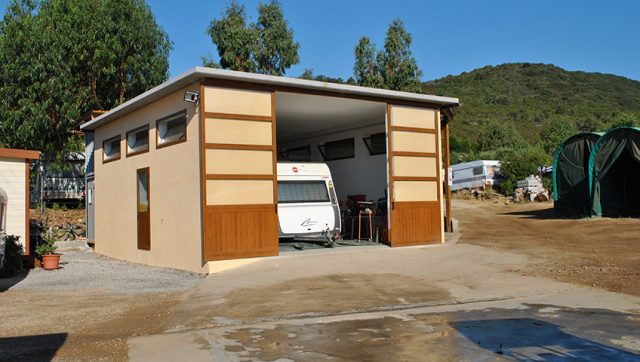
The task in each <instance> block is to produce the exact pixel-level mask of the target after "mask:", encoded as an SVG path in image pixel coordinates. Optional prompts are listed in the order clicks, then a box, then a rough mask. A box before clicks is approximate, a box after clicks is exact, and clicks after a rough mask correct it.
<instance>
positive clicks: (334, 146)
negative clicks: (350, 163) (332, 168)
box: [318, 138, 355, 161]
mask: <svg viewBox="0 0 640 362" xmlns="http://www.w3.org/2000/svg"><path fill="white" fill-rule="evenodd" d="M318 148H319V149H320V153H322V158H324V160H325V161H335V160H344V159H346V158H354V157H355V144H354V141H353V138H347V139H344V140H339V141H331V142H327V143H325V144H323V145H320V146H318Z"/></svg>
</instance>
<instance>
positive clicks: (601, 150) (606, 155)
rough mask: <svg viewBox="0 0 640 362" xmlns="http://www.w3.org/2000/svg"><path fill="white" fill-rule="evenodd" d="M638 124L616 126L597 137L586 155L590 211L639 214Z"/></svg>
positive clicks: (596, 212)
mask: <svg viewBox="0 0 640 362" xmlns="http://www.w3.org/2000/svg"><path fill="white" fill-rule="evenodd" d="M638 186H640V128H632V127H619V128H614V129H612V130H611V131H609V132H607V133H606V134H605V135H604V136H602V137H600V139H599V140H598V142H596V144H595V145H594V148H593V151H592V152H591V157H590V159H589V192H590V194H591V215H592V216H597V215H602V216H609V217H620V216H635V215H640V187H638Z"/></svg>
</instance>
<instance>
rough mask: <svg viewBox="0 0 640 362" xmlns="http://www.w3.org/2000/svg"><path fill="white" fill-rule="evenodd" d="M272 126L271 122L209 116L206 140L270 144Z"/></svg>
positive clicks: (209, 141) (243, 143)
mask: <svg viewBox="0 0 640 362" xmlns="http://www.w3.org/2000/svg"><path fill="white" fill-rule="evenodd" d="M271 127H272V126H271V122H260V121H245V120H237V119H220V118H207V120H206V122H205V130H206V132H205V135H206V138H207V139H206V141H207V143H234V144H241V145H263V146H270V145H271V143H273V142H272V140H273V138H272V137H271Z"/></svg>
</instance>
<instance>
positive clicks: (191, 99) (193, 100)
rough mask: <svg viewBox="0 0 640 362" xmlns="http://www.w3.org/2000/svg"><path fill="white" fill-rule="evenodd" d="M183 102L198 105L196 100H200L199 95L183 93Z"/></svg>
mask: <svg viewBox="0 0 640 362" xmlns="http://www.w3.org/2000/svg"><path fill="white" fill-rule="evenodd" d="M184 100H185V102H189V103H198V100H200V93H198V92H191V91H186V92H184Z"/></svg>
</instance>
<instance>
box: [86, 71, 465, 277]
mask: <svg viewBox="0 0 640 362" xmlns="http://www.w3.org/2000/svg"><path fill="white" fill-rule="evenodd" d="M457 105H458V99H456V98H449V97H441V96H430V95H424V94H413V93H406V92H397V91H389V90H382V89H374V88H365V87H357V86H351V85H341V84H331V83H325V82H318V81H310V80H302V79H294V78H286V77H275V76H267V75H258V74H249V73H243V72H235V71H228V70H220V69H211V68H203V67H195V68H192V69H191V70H189V71H187V72H186V73H184V74H182V75H180V76H178V77H176V78H174V79H172V80H169V81H167V82H165V83H163V84H161V85H159V86H158V87H156V88H153V89H151V90H149V91H148V92H145V93H143V94H141V95H140V96H138V97H136V98H134V99H132V100H130V101H128V102H126V103H124V104H122V105H120V106H118V107H116V108H114V109H112V110H111V111H108V112H106V113H104V114H102V115H100V116H98V117H96V118H94V119H92V120H90V121H88V122H86V123H85V124H83V125H82V127H81V128H82V129H83V130H84V131H85V132H89V133H90V134H91V135H92V138H93V147H94V153H93V157H94V161H93V165H94V185H93V188H94V192H93V200H92V202H93V212H94V219H95V221H94V225H93V230H94V239H95V240H93V241H94V242H95V248H96V251H97V252H99V253H101V254H104V255H108V256H112V257H115V258H120V259H125V260H129V261H133V262H137V263H143V264H150V265H157V266H165V267H174V268H179V269H185V270H190V271H195V272H205V273H208V272H214V271H216V270H219V269H220V268H222V267H225V266H226V265H229V263H238V261H233V262H229V261H228V260H237V259H245V258H255V257H264V256H273V255H277V254H278V215H277V202H278V200H277V197H278V193H277V175H276V162H278V161H279V160H289V161H304V162H326V163H327V164H328V165H329V168H330V169H331V172H332V175H333V181H334V183H335V189H336V191H337V194H338V198H339V199H344V198H346V197H347V196H348V195H353V194H362V195H366V199H368V200H377V199H384V198H385V197H387V196H388V202H387V205H388V206H387V207H388V220H387V231H388V234H387V240H388V243H389V245H390V246H393V247H395V246H408V245H423V244H432V243H441V242H443V240H444V231H445V221H444V220H445V217H444V214H445V211H444V209H445V206H446V209H449V207H448V206H449V203H446V205H445V204H444V199H445V197H446V195H447V194H448V190H446V189H445V190H443V187H445V188H446V185H447V184H448V183H447V182H443V181H445V180H443V177H447V175H446V173H444V174H443V173H442V172H441V170H442V169H443V167H444V168H445V169H446V168H447V167H448V125H449V122H450V121H451V119H452V117H453V112H452V111H451V108H452V107H455V106H457ZM443 135H444V137H443ZM441 141H444V142H441ZM443 162H444V165H443ZM447 215H448V220H450V212H449V213H447Z"/></svg>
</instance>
